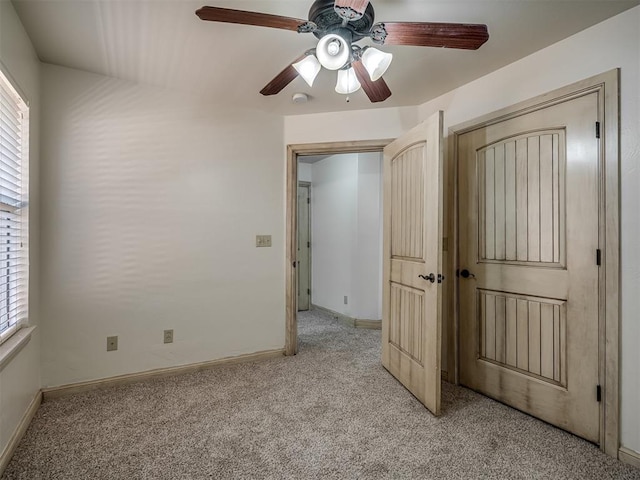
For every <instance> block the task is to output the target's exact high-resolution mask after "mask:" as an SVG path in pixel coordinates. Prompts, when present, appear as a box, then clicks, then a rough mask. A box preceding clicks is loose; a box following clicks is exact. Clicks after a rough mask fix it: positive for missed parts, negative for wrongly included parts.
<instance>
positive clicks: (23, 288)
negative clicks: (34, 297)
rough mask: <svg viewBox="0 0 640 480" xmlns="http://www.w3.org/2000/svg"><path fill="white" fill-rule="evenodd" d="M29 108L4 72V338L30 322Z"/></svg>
mask: <svg viewBox="0 0 640 480" xmlns="http://www.w3.org/2000/svg"><path fill="white" fill-rule="evenodd" d="M28 130H29V108H28V106H27V104H26V103H25V101H24V100H23V99H22V97H21V96H20V95H19V94H18V92H17V91H16V89H15V88H13V86H12V85H11V82H9V80H8V79H7V77H6V76H5V75H4V74H3V73H2V71H0V343H2V342H4V341H5V340H7V339H8V338H9V337H10V336H11V335H12V334H13V333H15V332H16V331H17V330H18V329H19V328H20V327H21V326H23V325H24V324H26V322H27V312H28V303H29V302H28V288H29V277H28V275H29V253H28V243H27V240H28V228H29V208H28V205H29V203H28V193H29V189H28V181H29V173H28V168H29V132H28Z"/></svg>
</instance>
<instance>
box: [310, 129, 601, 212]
mask: <svg viewBox="0 0 640 480" xmlns="http://www.w3.org/2000/svg"><path fill="white" fill-rule="evenodd" d="M598 138H600V137H598ZM307 203H311V197H307Z"/></svg>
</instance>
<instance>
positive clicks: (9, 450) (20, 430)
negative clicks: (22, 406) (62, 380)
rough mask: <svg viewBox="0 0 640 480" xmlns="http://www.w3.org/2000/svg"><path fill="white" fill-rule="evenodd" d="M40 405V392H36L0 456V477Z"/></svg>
mask: <svg viewBox="0 0 640 480" xmlns="http://www.w3.org/2000/svg"><path fill="white" fill-rule="evenodd" d="M41 403H42V392H38V393H36V395H35V396H34V397H33V400H31V403H30V404H29V408H27V411H26V412H24V415H23V416H22V420H20V423H19V424H18V427H17V428H16V429H15V431H14V432H13V435H11V438H10V439H9V443H7V446H6V447H5V449H4V451H3V452H2V454H0V476H2V474H3V473H4V471H5V469H6V468H7V465H9V461H10V460H11V457H12V456H13V452H15V451H16V448H17V447H18V444H19V443H20V440H22V437H24V434H25V432H26V431H27V428H28V427H29V424H30V423H31V420H33V417H34V415H35V414H36V412H37V411H38V408H40V404H41Z"/></svg>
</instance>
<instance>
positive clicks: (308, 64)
mask: <svg viewBox="0 0 640 480" xmlns="http://www.w3.org/2000/svg"><path fill="white" fill-rule="evenodd" d="M292 66H293V68H295V69H296V70H297V72H298V73H299V74H300V76H301V77H302V78H303V79H304V81H305V82H307V84H308V85H309V86H310V87H313V81H314V80H315V79H316V77H317V76H318V73H319V72H320V69H321V68H322V67H321V66H320V62H319V61H318V59H317V58H316V56H315V55H307V56H306V57H304V58H303V59H302V60H300V61H299V62H296V63H294V64H293V65H292Z"/></svg>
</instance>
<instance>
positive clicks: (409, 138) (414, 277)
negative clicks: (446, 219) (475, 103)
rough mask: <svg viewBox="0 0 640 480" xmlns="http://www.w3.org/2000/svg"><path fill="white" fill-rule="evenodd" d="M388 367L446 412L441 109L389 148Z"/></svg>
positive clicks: (385, 268)
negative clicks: (442, 375) (443, 394)
mask: <svg viewBox="0 0 640 480" xmlns="http://www.w3.org/2000/svg"><path fill="white" fill-rule="evenodd" d="M383 181H384V196H383V204H384V213H383V225H384V227H383V229H384V239H383V251H384V253H383V255H384V257H383V260H384V264H383V320H382V365H383V366H384V367H385V368H386V369H387V370H388V371H389V372H390V373H391V374H392V375H393V376H394V377H396V378H397V379H398V380H399V381H400V383H402V384H403V385H404V386H405V387H406V388H407V389H408V390H409V391H410V392H411V393H413V394H414V395H415V396H416V397H417V398H418V399H419V400H420V401H421V402H422V403H423V404H424V405H425V406H426V407H427V408H428V409H429V410H430V411H431V412H432V413H433V414H435V415H438V414H439V413H440V382H441V380H440V348H441V295H442V293H441V283H440V282H441V278H440V277H439V275H440V274H441V272H442V112H438V113H437V114H435V115H434V116H432V117H431V118H429V119H428V120H427V121H426V122H424V123H422V124H420V125H418V126H417V127H416V128H414V129H413V130H411V131H410V132H409V133H407V134H406V135H403V136H402V137H401V138H398V139H397V140H395V141H394V142H392V143H391V144H389V145H388V146H387V147H385V149H384V172H383Z"/></svg>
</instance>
